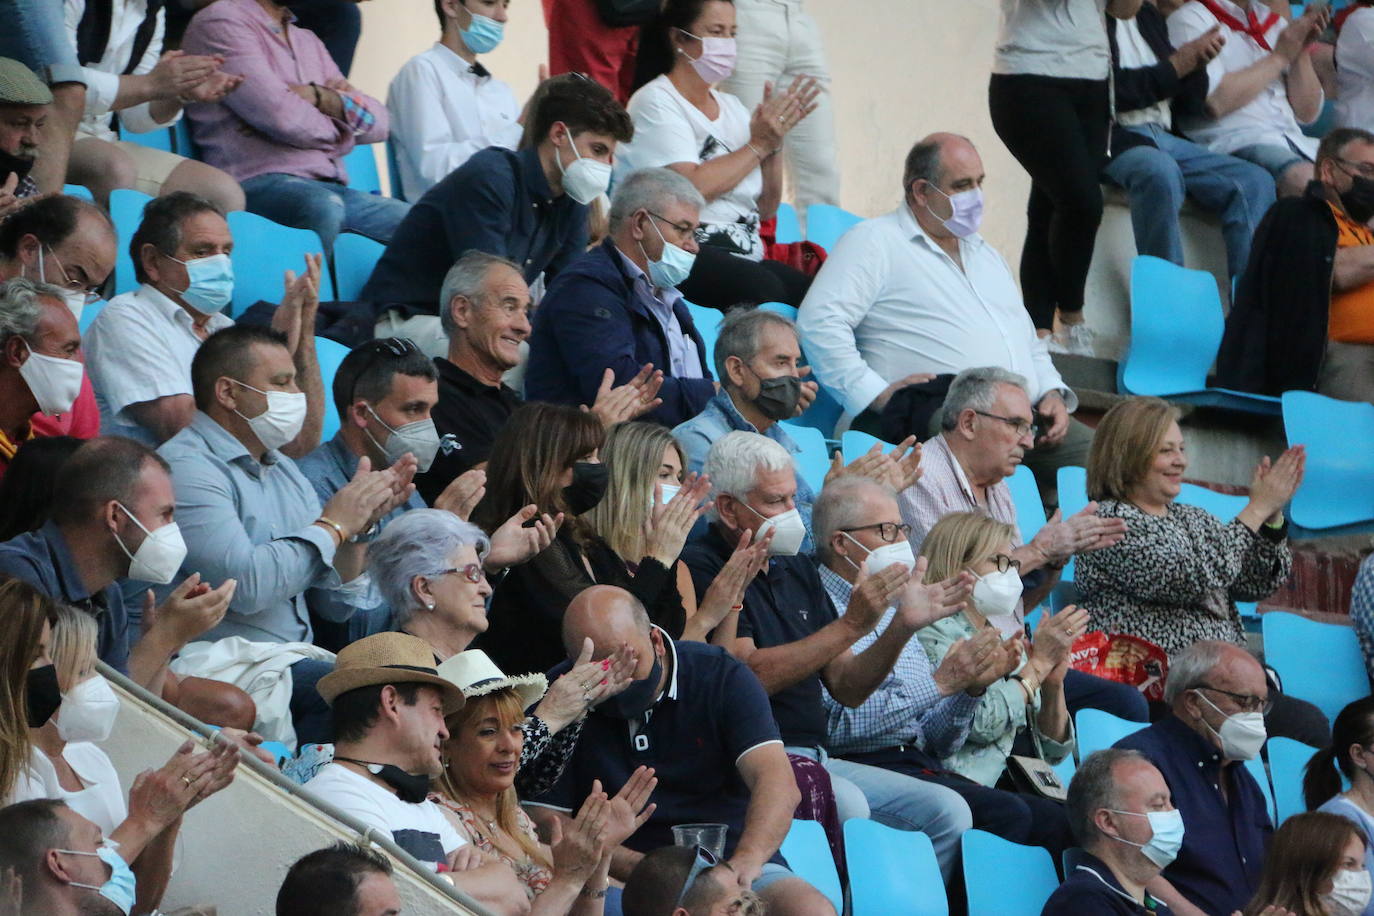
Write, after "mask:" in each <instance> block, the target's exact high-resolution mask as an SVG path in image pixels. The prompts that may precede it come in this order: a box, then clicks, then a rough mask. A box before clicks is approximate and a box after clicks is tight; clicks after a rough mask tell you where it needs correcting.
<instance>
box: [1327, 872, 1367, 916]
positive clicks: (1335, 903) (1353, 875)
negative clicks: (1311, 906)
mask: <svg viewBox="0 0 1374 916" xmlns="http://www.w3.org/2000/svg"><path fill="white" fill-rule="evenodd" d="M1370 892H1371V883H1370V878H1369V872H1368V871H1366V870H1365V869H1363V868H1355V869H1350V868H1342V869H1340V870H1339V871H1337V872H1336V874H1335V875H1334V876H1333V877H1332V879H1331V891H1330V892H1329V893H1326V894H1322V897H1321V900H1322V903H1323V904H1325V906H1326V912H1327V914H1328V916H1362V914H1363V913H1364V911H1365V908H1366V907H1367V906H1369V898H1370Z"/></svg>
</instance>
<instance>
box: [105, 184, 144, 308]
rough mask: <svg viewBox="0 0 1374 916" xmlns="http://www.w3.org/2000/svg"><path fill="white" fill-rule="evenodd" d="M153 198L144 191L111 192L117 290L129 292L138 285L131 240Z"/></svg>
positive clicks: (121, 189) (120, 190) (119, 190)
mask: <svg viewBox="0 0 1374 916" xmlns="http://www.w3.org/2000/svg"><path fill="white" fill-rule="evenodd" d="M150 200H152V198H151V197H149V196H148V195H147V194H144V193H143V192H142V191H131V190H128V189H125V188H120V189H118V190H116V191H111V192H110V220H111V221H112V222H113V223H114V227H115V237H116V238H117V239H118V244H117V245H116V246H115V247H116V251H115V292H116V293H127V292H128V291H129V290H131V289H136V288H137V287H138V281H137V280H135V279H134V262H133V259H132V258H130V257H129V242H130V241H132V240H133V237H134V232H135V230H137V229H138V224H139V223H141V222H143V208H144V206H146V205H147V203H148V201H150Z"/></svg>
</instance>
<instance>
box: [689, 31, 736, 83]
mask: <svg viewBox="0 0 1374 916" xmlns="http://www.w3.org/2000/svg"><path fill="white" fill-rule="evenodd" d="M678 31H679V32H681V33H682V34H684V35H687V36H689V37H691V38H696V39H697V41H699V42H701V56H700V57H691V56H689V55H688V54H687V52H686V51H683V50H682V49H681V48H678V53H680V54H682V56H683V57H686V58H687V59H688V60H689V61H691V62H692V69H693V70H696V72H697V76H699V77H701V78H702V79H703V80H705V81H706V82H708V83H711V84H712V85H714V84H716V83H719V82H721V81H722V80H725V79H729V77H730V74H732V73H734V72H735V39H733V38H716V37H714V36H710V35H708V36H707V37H705V38H697V36H695V35H693V34H692V33H691V32H689V31H687V30H686V29H678Z"/></svg>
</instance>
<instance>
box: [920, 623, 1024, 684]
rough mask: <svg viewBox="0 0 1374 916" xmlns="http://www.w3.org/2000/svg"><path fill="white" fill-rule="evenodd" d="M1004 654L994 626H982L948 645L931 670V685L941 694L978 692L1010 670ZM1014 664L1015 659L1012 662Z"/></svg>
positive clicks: (999, 635)
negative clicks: (940, 658)
mask: <svg viewBox="0 0 1374 916" xmlns="http://www.w3.org/2000/svg"><path fill="white" fill-rule="evenodd" d="M1006 655H1007V653H1006V650H1005V648H1004V647H1003V643H1002V636H1001V634H1000V633H998V632H997V628H996V627H984V628H983V629H981V630H979V631H978V632H977V633H975V634H973V636H971V637H968V638H967V639H960V640H958V641H957V642H955V643H954V645H952V646H950V648H949V651H948V652H946V653H945V657H944V658H943V659H942V660H941V661H940V664H939V666H937V667H936V669H935V672H934V675H933V677H934V678H935V686H936V687H938V688H939V690H940V693H941V694H943V695H944V696H953V695H954V694H956V693H962V692H963V691H969V692H982V691H983V690H985V689H986V688H987V686H988V684H990V683H992V682H993V681H996V680H999V679H1001V678H1002V677H1003V676H1005V674H1006V673H1007V671H1009V670H1011V669H1010V667H1008V666H1007V664H1006V661H1007V658H1006ZM1014 666H1015V661H1013V662H1012V667H1014Z"/></svg>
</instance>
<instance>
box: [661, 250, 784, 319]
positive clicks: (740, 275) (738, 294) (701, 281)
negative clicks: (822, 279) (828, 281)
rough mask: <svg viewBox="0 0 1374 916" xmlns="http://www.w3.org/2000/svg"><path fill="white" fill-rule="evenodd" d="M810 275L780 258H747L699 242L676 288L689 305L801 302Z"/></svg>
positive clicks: (725, 306) (727, 306) (725, 307)
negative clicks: (690, 270)
mask: <svg viewBox="0 0 1374 916" xmlns="http://www.w3.org/2000/svg"><path fill="white" fill-rule="evenodd" d="M810 288H811V278H810V277H808V276H807V275H806V274H804V273H802V272H801V271H800V270H797V269H796V268H794V267H788V266H787V265H786V264H783V263H782V262H781V261H751V260H749V259H748V258H741V257H739V256H738V255H734V254H731V253H730V252H728V251H726V250H725V249H723V248H717V247H715V246H713V245H702V246H701V250H700V251H699V252H697V259H696V263H695V264H693V265H692V272H691V274H690V275H688V277H687V279H686V280H685V281H683V283H682V284H681V285H680V286H678V290H679V291H681V293H682V295H683V296H685V297H686V299H687V301H688V302H691V303H692V304H693V305H702V306H705V307H706V308H713V309H720V310H721V311H722V312H723V311H726V310H728V309H732V308H734V307H735V306H737V305H758V304H759V303H761V302H782V303H784V304H786V305H790V306H793V307H799V306H801V302H802V299H803V298H805V297H806V291H807V290H808V289H810Z"/></svg>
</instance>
